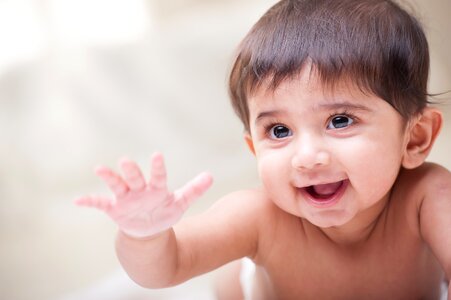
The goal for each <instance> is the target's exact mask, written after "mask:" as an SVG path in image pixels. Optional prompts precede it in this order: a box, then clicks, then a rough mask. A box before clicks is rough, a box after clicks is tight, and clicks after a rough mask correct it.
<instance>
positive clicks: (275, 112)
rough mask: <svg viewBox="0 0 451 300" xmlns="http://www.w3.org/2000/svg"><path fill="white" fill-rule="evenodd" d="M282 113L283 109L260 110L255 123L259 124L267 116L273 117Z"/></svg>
mask: <svg viewBox="0 0 451 300" xmlns="http://www.w3.org/2000/svg"><path fill="white" fill-rule="evenodd" d="M281 113H282V111H281V110H268V111H262V112H260V113H259V114H258V115H257V117H256V118H255V122H254V123H255V124H258V123H259V122H260V121H261V120H263V119H265V118H272V117H275V116H277V115H280V114H281Z"/></svg>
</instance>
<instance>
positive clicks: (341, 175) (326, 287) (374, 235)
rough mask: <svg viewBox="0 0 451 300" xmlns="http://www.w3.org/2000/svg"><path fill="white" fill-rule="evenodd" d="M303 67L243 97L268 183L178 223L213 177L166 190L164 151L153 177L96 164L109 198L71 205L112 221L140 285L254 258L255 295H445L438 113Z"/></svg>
mask: <svg viewBox="0 0 451 300" xmlns="http://www.w3.org/2000/svg"><path fill="white" fill-rule="evenodd" d="M309 74H314V72H310V70H309V69H308V68H304V69H303V70H302V71H301V73H300V75H299V77H298V78H295V79H294V80H290V81H286V82H283V83H282V84H281V85H280V86H279V87H278V89H277V90H276V91H275V92H268V91H267V90H265V89H264V88H262V89H261V90H259V91H258V92H257V93H256V94H255V95H253V96H252V97H251V98H250V99H249V111H250V128H251V131H250V132H249V133H246V135H245V140H246V142H247V143H248V145H249V147H250V149H251V151H252V152H253V153H254V154H255V157H256V160H257V166H258V171H259V175H260V178H261V181H262V187H259V188H256V189H251V190H245V191H238V192H234V193H231V194H229V195H227V196H225V197H224V198H222V199H220V200H219V201H217V202H216V203H215V204H214V205H213V207H212V208H210V209H209V210H208V211H207V212H205V213H203V214H201V215H199V216H195V217H191V218H184V219H182V220H181V221H180V222H177V221H178V220H179V219H180V218H181V215H182V213H183V211H185V210H186V209H187V207H188V206H189V204H190V203H191V202H192V201H194V200H195V199H196V198H198V197H199V196H200V195H202V194H203V193H204V192H205V191H206V190H207V189H208V187H209V186H210V185H211V182H212V179H211V176H210V175H207V174H202V175H200V176H199V177H196V178H195V179H194V180H193V181H191V182H190V183H188V184H187V185H186V186H185V187H183V188H182V189H180V190H178V191H177V192H175V193H171V192H169V191H168V190H167V188H166V171H165V168H164V163H163V158H162V156H161V154H156V155H154V157H153V159H152V161H153V162H152V172H151V173H152V175H151V179H150V182H148V183H146V182H145V180H144V177H143V176H142V175H141V171H140V170H139V168H138V167H137V166H136V164H135V163H133V162H131V161H129V160H126V161H125V162H122V164H121V170H122V173H123V175H122V176H120V175H119V174H117V173H115V172H113V171H112V170H110V169H107V168H101V169H98V171H97V174H98V175H99V176H100V177H101V178H102V179H103V180H104V181H105V182H106V183H107V185H108V186H109V187H110V188H111V190H112V191H113V193H114V194H115V199H114V200H108V199H106V198H103V197H83V198H81V199H78V200H77V203H78V204H80V205H83V206H90V207H95V208H99V209H101V210H103V211H105V212H106V213H107V214H108V215H109V216H110V217H111V218H112V219H113V221H115V222H116V223H117V224H118V226H119V234H118V237H117V243H116V250H117V254H118V257H119V260H120V261H121V263H122V265H123V267H124V269H125V270H126V271H127V272H128V274H129V275H130V277H131V278H132V279H133V280H135V281H136V282H137V283H139V284H141V285H143V286H145V287H151V288H158V287H167V286H172V285H176V284H179V283H181V282H183V281H186V280H188V279H190V278H192V277H194V276H197V275H200V274H203V273H205V272H208V271H211V270H214V269H216V268H218V267H220V266H222V265H224V264H226V263H229V262H232V261H235V260H238V259H239V258H241V257H245V256H247V257H250V258H252V259H253V260H254V262H255V263H256V264H257V266H258V267H257V276H256V285H255V290H254V293H255V294H254V297H255V298H258V299H265V298H267V299H274V298H280V299H438V298H439V296H440V295H439V294H440V285H441V284H442V283H443V281H444V280H445V278H446V280H447V283H448V286H449V278H451V251H449V249H451V218H450V216H451V174H450V172H449V171H448V170H446V169H444V168H443V167H440V166H438V165H436V164H430V163H425V162H424V160H425V159H426V157H427V155H428V153H429V152H430V150H431V147H432V145H433V143H434V140H435V138H436V137H437V135H438V133H439V131H440V127H441V122H442V117H441V114H440V112H439V111H438V110H436V109H434V108H430V107H428V108H426V109H424V111H423V112H421V113H420V114H418V115H417V116H415V117H414V118H412V119H411V120H408V121H407V122H406V120H404V119H402V118H401V116H400V115H399V114H398V113H397V112H396V111H395V109H394V108H393V107H391V106H390V105H389V104H388V103H387V102H385V101H383V100H382V99H380V98H378V97H376V96H375V95H371V94H368V93H363V92H362V91H360V90H359V89H358V88H355V87H353V86H352V85H346V84H343V85H342V86H339V87H337V89H336V90H335V91H334V92H333V93H332V92H325V91H324V89H323V86H322V84H321V82H319V81H318V80H316V77H315V76H314V75H312V76H310V75H309ZM315 197H316V198H315ZM319 198H320V199H319ZM232 269H233V270H234V271H233V274H234V275H233V276H235V279H236V276H237V272H236V268H232ZM230 274H232V273H230ZM227 281H228V282H231V284H230V286H229V289H234V290H237V292H238V293H239V292H240V291H239V289H240V287H239V286H237V284H236V283H237V282H238V281H237V280H227ZM223 290H224V289H223ZM225 290H227V289H225ZM219 296H221V295H219ZM448 300H451V298H450V295H449V296H448Z"/></svg>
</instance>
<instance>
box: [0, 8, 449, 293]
mask: <svg viewBox="0 0 451 300" xmlns="http://www.w3.org/2000/svg"><path fill="white" fill-rule="evenodd" d="M273 3H275V1H270V0H260V1H258V0H247V1H244V0H214V1H213V0H209V1H207V0H177V1H174V0H170V1H164V0H40V1H35V0H14V1H12V0H11V1H2V2H0V39H1V41H2V46H1V47H0V105H1V109H0V137H1V140H0V143H1V145H0V166H1V168H0V199H1V202H0V242H1V247H0V298H1V299H14V300H17V299H24V300H25V299H26V300H28V299H30V300H31V299H96V300H102V299H108V300H111V299H157V298H158V299H180V295H183V299H187V298H189V297H191V298H192V299H210V298H211V289H210V286H211V284H210V282H211V277H212V276H211V274H209V275H207V276H203V277H200V278H198V279H195V280H193V281H192V282H189V283H188V284H186V285H184V286H182V287H179V288H177V289H173V290H166V291H148V290H144V289H141V288H139V287H137V286H136V285H134V284H133V283H131V281H130V280H129V279H128V278H127V277H126V276H125V275H124V273H123V272H122V271H121V269H120V267H119V264H118V262H117V261H116V258H115V254H114V250H113V241H114V233H115V227H114V225H113V224H112V223H111V222H110V221H109V220H108V219H107V218H106V216H104V215H103V214H101V213H99V212H97V211H94V210H89V209H80V208H76V207H75V206H74V205H73V204H72V199H73V198H75V197H76V196H79V195H83V194H85V193H105V194H106V193H108V191H107V189H106V188H105V187H104V186H103V184H102V183H101V182H100V180H99V179H97V178H96V177H95V176H94V175H93V172H92V169H93V167H94V166H95V165H96V164H107V165H112V166H116V162H117V160H118V158H120V157H122V156H124V155H127V156H129V157H131V158H134V159H136V160H138V162H139V163H140V164H141V165H142V166H143V167H144V169H145V170H148V158H149V156H150V154H151V153H152V152H153V151H155V150H160V151H163V152H164V153H165V155H166V158H167V165H168V171H169V180H170V186H172V187H178V186H180V185H181V184H182V183H184V182H185V181H186V180H187V179H189V178H191V177H192V176H194V175H195V174H197V173H198V172H200V171H202V170H205V169H207V170H210V171H211V172H212V173H213V175H214V176H215V185H214V186H213V187H212V189H211V190H210V191H209V192H208V193H207V194H206V195H205V196H204V197H203V198H202V199H201V200H199V202H198V203H196V204H195V205H194V206H193V207H192V209H190V211H189V214H195V213H198V212H200V211H203V210H205V209H206V208H207V207H208V206H210V205H211V203H212V202H213V201H214V200H215V199H217V198H218V197H220V196H221V195H223V194H225V193H227V192H228V191H231V190H235V189H239V188H242V187H247V186H252V185H256V184H257V182H258V181H257V178H256V172H255V165H254V160H253V157H252V156H251V155H250V154H249V153H248V152H247V150H246V148H245V145H244V143H243V141H242V136H241V133H242V127H241V124H240V123H239V121H238V119H237V118H235V116H234V115H233V112H232V110H231V108H230V107H229V103H228V98H227V93H226V77H227V72H228V69H229V67H230V62H231V59H232V56H233V55H232V53H233V49H234V48H235V46H236V45H237V43H238V41H239V40H240V39H241V38H242V37H243V35H244V34H245V33H246V32H247V30H248V29H249V28H250V26H251V25H252V24H253V23H254V22H255V21H256V20H257V18H258V17H259V16H260V15H261V14H262V13H263V12H264V11H265V10H266V9H267V8H269V6H270V5H272V4H273ZM413 6H414V7H416V9H417V11H418V12H419V14H420V16H421V19H422V20H423V22H424V24H425V27H426V30H427V34H428V36H429V41H430V46H431V56H432V76H431V84H430V86H431V92H433V93H439V92H444V91H446V90H450V89H451V55H450V52H451V18H450V13H451V1H450V0H421V1H420V0H418V1H417V2H415V3H414V5H413ZM450 97H451V95H450V94H448V95H447V98H450ZM441 98H442V99H444V98H446V97H444V96H442V97H441ZM440 107H441V108H442V110H443V111H444V113H445V120H446V122H445V128H444V130H443V132H442V135H441V136H440V138H439V140H438V142H437V146H436V147H435V149H434V151H433V152H432V154H431V156H430V160H431V161H435V162H438V163H441V164H443V165H445V166H446V167H448V168H450V169H451V156H450V154H449V153H450V152H451V141H450V138H449V137H450V134H451V124H450V123H451V107H450V105H449V104H446V103H444V104H442V105H441V106H440ZM187 291H188V292H187Z"/></svg>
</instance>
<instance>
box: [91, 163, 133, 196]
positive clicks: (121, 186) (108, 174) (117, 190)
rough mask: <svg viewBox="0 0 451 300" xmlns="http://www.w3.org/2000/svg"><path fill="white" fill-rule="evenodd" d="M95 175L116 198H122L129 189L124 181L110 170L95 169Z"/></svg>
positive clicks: (103, 168) (104, 168)
mask: <svg viewBox="0 0 451 300" xmlns="http://www.w3.org/2000/svg"><path fill="white" fill-rule="evenodd" d="M95 173H96V174H97V176H99V177H100V178H102V180H103V181H105V183H106V184H107V185H108V187H109V188H110V189H111V191H113V193H114V195H116V197H122V196H124V195H125V194H126V193H127V192H128V190H129V189H128V186H127V184H126V183H125V181H124V180H123V179H122V178H121V177H120V176H119V175H117V174H116V173H114V172H113V171H112V170H111V169H109V168H107V167H97V168H96V169H95Z"/></svg>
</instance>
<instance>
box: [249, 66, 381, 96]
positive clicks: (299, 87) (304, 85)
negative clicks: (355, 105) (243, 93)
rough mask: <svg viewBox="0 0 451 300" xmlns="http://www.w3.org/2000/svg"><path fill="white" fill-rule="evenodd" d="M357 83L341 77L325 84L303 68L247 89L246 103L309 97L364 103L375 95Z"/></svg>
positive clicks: (313, 72) (265, 80) (270, 78)
mask: <svg viewBox="0 0 451 300" xmlns="http://www.w3.org/2000/svg"><path fill="white" fill-rule="evenodd" d="M356 82H357V81H355V80H352V79H349V78H346V77H343V78H340V79H338V80H336V81H334V82H326V81H325V80H323V79H322V78H321V77H320V76H319V75H318V74H317V72H315V71H312V69H311V68H303V69H301V71H300V72H299V73H297V74H295V75H293V76H291V77H287V78H285V79H284V80H282V81H280V82H274V80H273V78H272V77H270V76H268V77H267V78H264V79H262V80H261V82H259V83H258V84H257V85H256V86H255V87H254V89H249V92H248V97H247V99H248V102H249V104H250V103H251V102H254V101H261V99H267V100H268V99H278V98H285V97H290V96H294V97H296V96H303V95H310V96H312V97H315V98H320V99H321V100H322V102H325V103H335V102H343V101H365V99H367V98H368V97H370V98H371V97H373V96H375V94H374V93H373V92H371V91H369V90H368V89H366V88H365V87H361V86H359V85H358V84H357V83H356Z"/></svg>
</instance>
